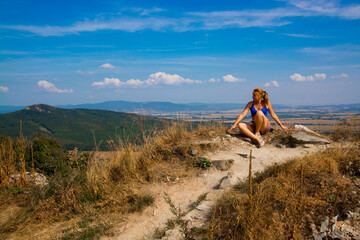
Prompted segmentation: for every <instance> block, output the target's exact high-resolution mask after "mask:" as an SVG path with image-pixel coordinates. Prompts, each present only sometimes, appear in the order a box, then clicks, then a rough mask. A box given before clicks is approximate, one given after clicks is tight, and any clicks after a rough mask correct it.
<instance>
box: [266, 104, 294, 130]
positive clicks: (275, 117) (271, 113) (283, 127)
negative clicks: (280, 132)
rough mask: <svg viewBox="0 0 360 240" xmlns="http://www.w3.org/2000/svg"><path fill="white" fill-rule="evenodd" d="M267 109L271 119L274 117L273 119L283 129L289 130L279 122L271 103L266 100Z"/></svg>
mask: <svg viewBox="0 0 360 240" xmlns="http://www.w3.org/2000/svg"><path fill="white" fill-rule="evenodd" d="M268 111H269V113H270V116H271V117H272V119H274V121H275V122H276V123H277V124H279V126H280V127H281V128H282V129H284V130H289V129H288V128H287V127H285V126H284V125H282V123H281V122H280V120H279V118H278V116H277V115H276V114H275V112H274V110H273V108H272V106H271V103H270V102H268Z"/></svg>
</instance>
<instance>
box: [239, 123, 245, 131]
mask: <svg viewBox="0 0 360 240" xmlns="http://www.w3.org/2000/svg"><path fill="white" fill-rule="evenodd" d="M238 128H239V129H240V130H241V129H244V128H246V123H239V124H238Z"/></svg>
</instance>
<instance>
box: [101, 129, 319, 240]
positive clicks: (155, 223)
mask: <svg viewBox="0 0 360 240" xmlns="http://www.w3.org/2000/svg"><path fill="white" fill-rule="evenodd" d="M214 143H216V144H220V146H221V148H220V150H217V151H215V152H208V153H206V154H205V155H203V156H202V157H206V158H207V159H209V160H228V159H232V160H234V161H233V164H232V166H231V168H230V169H228V170H225V171H221V170H217V169H216V168H214V167H211V168H210V169H208V170H204V171H202V172H201V173H200V174H198V175H197V176H194V177H189V178H185V179H180V180H177V181H174V182H171V181H170V182H161V183H156V184H152V185H151V186H146V187H145V188H144V189H143V192H145V193H148V194H151V195H153V196H155V199H156V200H155V203H154V204H153V206H151V207H148V208H147V209H146V210H145V211H143V212H142V213H134V214H130V215H128V216H127V217H126V218H125V221H123V222H121V223H119V224H115V225H114V229H115V235H114V236H112V237H103V238H101V239H106V240H108V239H135V240H137V239H153V234H154V232H155V231H156V229H165V227H166V224H167V222H168V220H169V219H174V217H175V216H174V215H173V214H172V213H171V211H170V208H169V205H168V204H167V203H166V201H165V199H164V193H167V194H168V196H169V197H170V198H171V200H172V202H173V203H174V204H175V206H176V207H179V206H180V207H181V210H182V211H183V212H185V213H187V214H186V216H185V217H184V219H186V220H189V221H190V223H189V224H190V227H191V226H198V227H199V226H202V225H203V224H205V223H206V222H208V221H209V215H210V216H211V213H212V208H213V205H214V204H215V202H216V200H217V199H218V198H219V197H221V195H222V192H223V191H224V190H226V188H229V187H231V185H233V184H235V183H236V182H238V181H239V179H240V180H243V179H245V178H246V177H248V174H249V154H250V150H252V156H253V158H252V159H253V160H252V172H253V173H255V172H257V171H262V170H264V168H265V167H266V166H269V165H271V164H274V163H282V162H285V161H287V160H289V159H291V158H296V157H299V156H303V155H306V154H310V153H313V152H317V151H322V150H324V149H325V148H326V146H318V145H309V146H307V148H304V147H303V146H299V147H297V148H285V147H284V148H277V147H275V146H273V145H270V144H265V146H264V147H262V148H260V149H258V148H256V147H255V146H254V145H253V144H251V143H250V141H248V139H244V138H240V137H236V136H225V137H221V138H219V137H218V138H217V139H215V140H214ZM227 176H228V180H229V181H228V182H229V183H230V184H229V185H225V186H220V182H221V181H222V180H224V178H226V177H227ZM230 180H231V181H230ZM219 186H220V187H219ZM204 193H207V195H206V199H205V200H204V201H203V202H201V204H200V205H199V206H197V207H196V208H194V209H193V207H192V206H193V204H194V202H196V201H197V200H198V198H199V196H201V195H202V194H204ZM162 239H183V235H182V233H181V232H180V231H179V228H175V229H173V230H169V231H167V232H166V235H165V236H164V237H163V238H162Z"/></svg>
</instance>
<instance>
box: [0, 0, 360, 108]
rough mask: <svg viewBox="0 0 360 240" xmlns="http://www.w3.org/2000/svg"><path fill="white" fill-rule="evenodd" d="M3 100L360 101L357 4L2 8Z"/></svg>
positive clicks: (16, 3)
mask: <svg viewBox="0 0 360 240" xmlns="http://www.w3.org/2000/svg"><path fill="white" fill-rule="evenodd" d="M0 9H1V11H0V105H30V104H35V103H45V104H51V105H60V104H80V103H96V102H102V101H109V100H126V101H170V102H175V103H189V102H204V103H226V102H232V103H236V102H239V103H246V102H248V101H250V100H251V92H252V89H254V88H257V87H261V88H263V89H264V90H266V91H268V92H269V98H270V101H271V102H272V103H277V104H287V105H325V104H348V103H359V102H360V94H359V91H360V70H359V69H360V3H359V1H345V0H344V1H340V0H312V1H310V0H277V1H271V0H262V1H258V0H253V1H239V0H237V1H235V0H234V1H228V0H223V1H209V0H208V1H202V0H198V1H197V0H192V1H187V0H185V1H168V0H167V1H165V0H164V1H155V0H154V1H150V0H147V1H146V0H143V1H139V0H132V1H130V0H129V1H111V0H109V1H92V0H87V1H68V0H62V1H56V0H54V1H48V0H47V1H43V0H37V1H35V0H34V1H29V0H1V1H0Z"/></svg>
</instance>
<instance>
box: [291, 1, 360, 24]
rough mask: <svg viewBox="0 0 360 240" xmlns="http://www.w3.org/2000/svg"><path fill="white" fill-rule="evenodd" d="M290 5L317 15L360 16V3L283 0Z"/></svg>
mask: <svg viewBox="0 0 360 240" xmlns="http://www.w3.org/2000/svg"><path fill="white" fill-rule="evenodd" d="M285 1H286V2H288V3H290V4H291V5H293V6H295V7H297V8H299V9H302V10H304V11H306V12H308V13H312V14H313V15H315V16H316V15H318V16H329V17H339V18H343V19H347V20H355V19H359V18H360V4H348V5H340V1H338V0H285Z"/></svg>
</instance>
